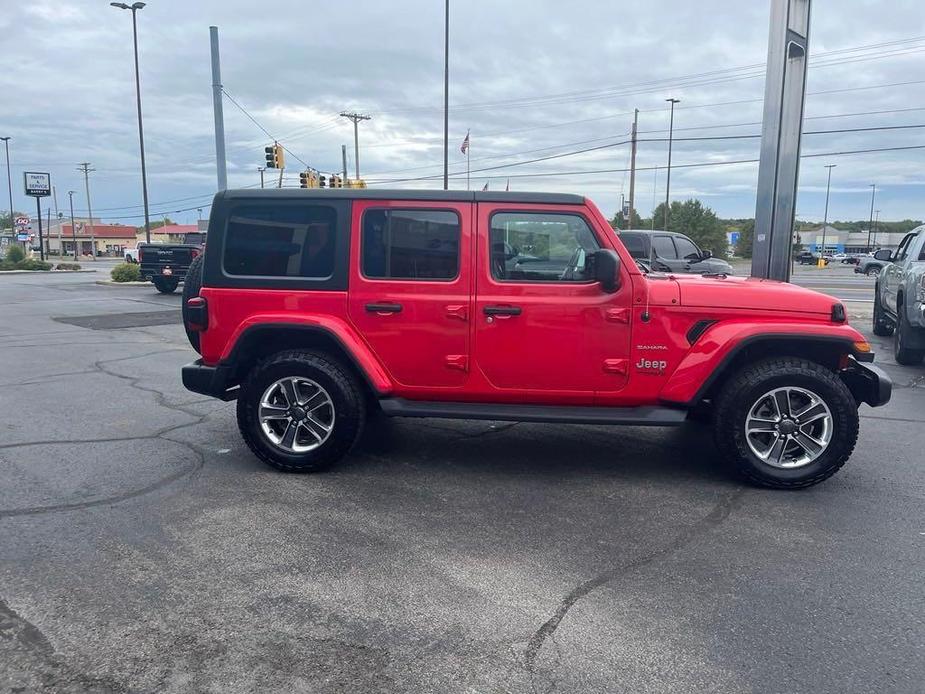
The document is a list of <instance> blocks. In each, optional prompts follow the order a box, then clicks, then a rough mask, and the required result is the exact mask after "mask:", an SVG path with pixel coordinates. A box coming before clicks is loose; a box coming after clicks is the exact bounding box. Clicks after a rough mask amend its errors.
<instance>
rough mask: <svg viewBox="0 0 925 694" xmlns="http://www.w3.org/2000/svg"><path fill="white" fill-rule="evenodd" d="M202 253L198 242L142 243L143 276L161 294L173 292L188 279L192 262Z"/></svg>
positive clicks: (139, 252) (139, 258)
mask: <svg viewBox="0 0 925 694" xmlns="http://www.w3.org/2000/svg"><path fill="white" fill-rule="evenodd" d="M200 253H202V245H201V244H197V243H181V244H167V243H140V244H138V262H139V263H140V264H141V276H142V278H143V279H144V280H146V281H149V282H152V283H153V284H154V288H155V289H157V291H159V292H160V293H161V294H173V293H174V292H175V291H177V287H178V286H179V285H180V282H183V281H184V280H185V279H186V274H187V272H188V271H189V267H190V264H191V263H192V262H193V260H194V259H195V258H196V257H197V256H199V254H200Z"/></svg>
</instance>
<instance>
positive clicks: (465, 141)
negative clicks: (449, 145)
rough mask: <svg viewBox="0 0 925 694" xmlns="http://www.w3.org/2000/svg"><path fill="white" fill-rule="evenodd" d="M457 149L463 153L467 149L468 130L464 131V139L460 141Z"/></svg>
mask: <svg viewBox="0 0 925 694" xmlns="http://www.w3.org/2000/svg"><path fill="white" fill-rule="evenodd" d="M459 151H460V152H462V153H463V154H465V153H466V152H468V151H469V131H468V130H467V131H466V139H465V140H463V141H462V145H461V146H460V148H459Z"/></svg>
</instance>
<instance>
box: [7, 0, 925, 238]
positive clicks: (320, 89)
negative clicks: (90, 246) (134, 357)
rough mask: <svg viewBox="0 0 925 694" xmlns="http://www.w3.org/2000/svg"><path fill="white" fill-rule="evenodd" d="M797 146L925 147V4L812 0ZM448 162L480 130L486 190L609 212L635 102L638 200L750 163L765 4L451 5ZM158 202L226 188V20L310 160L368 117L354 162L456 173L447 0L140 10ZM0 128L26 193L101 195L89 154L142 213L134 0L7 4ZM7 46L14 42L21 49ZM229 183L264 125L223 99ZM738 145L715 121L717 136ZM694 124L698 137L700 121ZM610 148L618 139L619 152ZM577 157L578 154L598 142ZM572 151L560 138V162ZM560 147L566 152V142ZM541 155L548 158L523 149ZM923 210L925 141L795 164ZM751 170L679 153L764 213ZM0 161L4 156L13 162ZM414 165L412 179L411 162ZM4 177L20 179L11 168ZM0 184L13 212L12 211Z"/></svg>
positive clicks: (864, 200) (811, 205) (246, 176)
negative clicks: (573, 196)
mask: <svg viewBox="0 0 925 694" xmlns="http://www.w3.org/2000/svg"><path fill="white" fill-rule="evenodd" d="M813 4H814V13H813V24H812V33H811V41H810V46H811V50H810V53H811V63H810V71H809V87H808V91H809V93H810V95H809V96H808V97H807V106H806V116H807V118H808V120H807V121H806V124H805V130H806V131H808V132H813V131H831V130H850V129H860V128H864V129H869V128H879V129H876V130H864V131H860V132H841V133H831V132H829V133H824V132H823V133H819V134H807V135H806V136H805V137H804V140H803V152H804V154H817V153H819V154H826V153H836V152H844V151H849V150H863V149H878V148H888V147H906V146H914V145H925V128H895V127H894V128H893V129H890V130H886V129H882V128H886V127H893V126H907V125H919V124H925V8H923V5H922V3H921V0H891V1H890V2H883V1H882V0H816V1H815V2H814V3H813ZM451 5H452V7H451V11H450V15H451V57H450V73H451V75H450V80H451V83H450V104H451V110H450V151H451V154H450V170H451V173H453V172H459V173H461V175H456V176H454V178H453V181H452V186H453V187H461V188H465V186H466V177H465V169H466V161H465V157H464V156H463V155H462V154H461V153H460V152H459V145H460V143H461V141H462V139H463V137H464V136H465V134H466V131H467V130H471V133H472V134H471V143H472V145H471V146H472V149H471V168H472V169H473V173H472V186H473V187H478V188H481V187H482V186H483V185H484V184H485V182H486V181H488V182H489V185H490V187H491V188H492V189H503V188H504V186H505V185H506V184H507V181H508V178H509V179H510V186H511V189H512V190H552V191H570V192H578V193H584V194H586V195H588V196H590V197H591V198H593V199H594V200H595V201H596V202H597V203H598V204H599V205H600V206H601V208H602V209H603V210H604V211H605V213H607V214H611V213H612V212H613V211H614V210H615V209H617V207H618V205H619V200H620V195H621V192H622V193H628V191H629V177H628V175H627V174H625V173H623V172H621V171H619V170H620V169H624V168H625V167H626V166H627V165H628V156H629V147H628V146H626V145H622V144H620V145H618V144H616V143H621V142H623V141H624V140H626V139H627V134H628V132H629V129H630V124H631V121H632V115H631V113H632V110H633V109H634V108H638V109H640V119H639V130H640V139H641V142H640V143H639V156H638V162H637V163H638V166H639V167H640V169H642V170H641V171H640V173H639V176H638V182H637V208H638V209H639V210H640V211H641V212H642V214H643V215H646V214H648V212H649V211H650V210H651V209H652V207H653V201H657V200H659V199H662V198H663V197H664V194H665V175H664V173H665V172H664V169H662V170H653V168H654V167H660V166H664V164H665V162H666V153H667V144H666V143H665V142H664V138H665V137H666V129H667V125H668V114H667V108H666V106H667V105H666V104H665V101H664V100H665V98H667V97H669V96H674V97H677V98H679V99H681V103H680V104H679V105H678V107H677V109H676V111H675V137H676V138H677V140H676V142H675V146H674V154H673V164H677V165H684V164H700V163H715V164H720V163H721V162H728V161H739V160H743V159H744V160H748V159H756V158H757V156H758V146H759V141H758V139H756V138H738V139H728V136H742V135H754V134H757V133H759V132H760V120H761V99H762V95H763V89H764V71H763V67H762V65H763V63H764V60H765V58H766V52H767V34H768V11H769V10H768V8H769V0H748V2H741V1H733V0H726V1H724V2H721V1H719V0H700V1H698V2H691V1H690V0H647V2H619V1H616V0H575V1H574V2H571V3H565V2H561V0H559V1H553V0H508V2H503V3H502V2H497V1H491V0H451ZM138 19H139V37H140V51H141V79H142V90H143V91H142V98H143V102H144V104H143V105H144V122H145V137H146V145H147V155H148V171H149V178H148V185H149V197H150V200H151V211H152V216H155V217H159V216H161V215H163V214H164V213H165V212H166V213H168V214H170V216H171V217H172V218H173V219H174V220H177V221H181V222H193V221H195V219H196V215H197V210H196V209H195V208H196V207H198V206H202V207H203V213H204V214H207V212H208V203H209V201H210V199H211V195H212V194H213V193H214V191H215V154H214V143H213V139H212V137H213V133H212V94H211V75H210V63H209V32H208V27H209V25H211V24H215V25H217V26H218V27H219V30H220V37H221V50H222V72H223V75H222V77H223V83H224V86H225V88H226V90H227V92H228V93H229V94H230V95H231V97H233V98H234V99H235V100H236V101H237V102H238V103H239V104H240V105H241V106H243V107H244V108H245V109H247V111H249V112H250V114H251V115H252V116H253V117H254V118H255V119H256V120H257V121H258V122H259V123H260V124H261V125H262V126H263V127H264V128H265V129H266V130H267V131H268V132H269V133H270V134H271V135H272V136H273V137H274V138H277V139H279V141H280V142H281V143H282V144H284V145H285V146H286V147H287V148H288V149H289V150H291V151H292V152H293V153H294V155H295V156H292V155H290V156H289V157H288V161H287V174H286V178H285V184H286V185H297V181H298V171H299V170H300V169H301V168H304V166H303V164H302V163H300V162H299V161H298V160H297V159H296V158H295V157H298V158H299V159H301V160H302V161H303V162H305V163H307V164H308V165H310V166H313V167H315V168H318V169H320V170H322V171H323V172H329V171H337V170H339V169H340V167H341V144H348V145H349V146H348V152H349V162H350V163H349V168H350V171H351V175H352V171H353V131H352V125H351V124H350V123H349V122H348V121H346V120H345V119H343V118H338V117H337V114H338V112H340V111H341V110H343V109H351V110H353V109H355V110H358V111H360V112H362V113H368V114H370V115H371V116H372V120H370V121H367V122H364V123H361V124H360V158H361V165H362V171H361V173H362V175H363V177H364V178H367V179H368V180H370V181H371V182H372V181H375V182H378V183H377V185H393V186H398V187H430V188H439V187H442V180H441V178H440V177H441V175H442V154H443V148H442V137H443V123H442V104H443V1H442V0H393V1H392V2H382V0H375V1H374V0H343V1H342V2H317V1H313V2H305V1H294V0H293V1H286V2H283V1H281V0H264V1H263V2H253V0H196V1H195V2H192V1H190V0H150V2H149V3H148V5H147V7H145V8H144V9H143V10H142V11H141V12H140V13H139V15H138ZM0 36H3V37H5V38H4V39H3V41H2V48H0V94H2V95H3V97H2V98H0V136H10V137H12V138H13V139H12V140H11V141H10V144H11V155H12V169H13V181H14V203H15V206H16V207H17V209H32V208H31V207H29V205H30V204H31V202H32V201H31V200H29V201H27V200H26V199H25V198H23V196H22V193H21V189H22V171H23V170H37V171H50V172H51V174H52V181H53V183H54V184H55V186H56V188H57V191H58V203H59V205H60V206H61V209H62V210H64V209H65V208H66V200H67V195H66V191H67V190H69V189H72V190H75V191H77V194H76V195H75V196H74V198H75V205H76V207H77V208H78V209H77V212H78V214H80V213H83V212H84V211H85V210H86V198H85V195H84V192H83V190H84V189H83V180H82V176H81V175H80V174H78V173H77V171H76V165H77V163H78V162H83V161H88V162H91V164H92V165H93V167H94V168H95V172H94V173H93V174H92V175H91V193H92V196H93V208H94V214H99V215H101V216H103V217H104V219H106V220H108V221H113V222H116V221H120V222H123V223H127V224H140V223H141V221H142V218H141V184H140V174H139V170H138V139H137V137H138V136H137V125H136V120H135V119H136V116H135V101H134V81H133V78H134V75H133V67H132V42H131V16H130V13H128V12H125V11H122V10H117V9H114V8H112V7H110V6H109V2H108V1H106V0H79V1H76V0H54V1H52V0H29V1H28V2H26V1H24V0H0ZM11 41H12V43H11ZM225 128H226V139H227V148H228V171H229V184H230V185H231V186H234V187H239V186H254V185H258V184H259V175H258V173H257V167H258V166H260V165H261V162H262V160H263V147H264V146H265V145H266V144H268V142H269V140H270V138H269V137H268V136H267V135H266V134H265V133H264V132H263V131H261V129H260V128H258V126H257V125H255V124H254V123H253V122H252V121H251V120H249V119H248V117H247V116H246V115H245V114H244V113H242V111H240V110H239V109H238V108H237V107H236V106H235V105H234V104H233V103H231V101H229V100H228V99H227V98H226V100H225ZM717 137H720V138H726V139H702V138H717ZM685 138H700V139H685ZM605 145H614V146H605ZM589 148H595V149H592V150H591V151H585V152H581V153H577V154H571V153H573V152H575V151H576V150H587V149H589ZM558 155H564V156H558ZM550 157H551V158H550ZM540 158H545V159H544V160H543V161H533V162H530V161H529V160H533V159H540ZM827 163H833V164H837V165H838V166H837V168H836V169H834V172H833V182H832V198H831V203H830V213H829V217H830V219H862V218H866V217H867V216H868V213H869V204H870V188H869V184H870V183H877V184H878V194H877V204H876V207H877V208H878V209H881V210H882V212H881V218H884V219H901V218H905V217H912V218H922V217H923V216H925V209H923V207H925V205H923V199H925V175H923V172H925V166H923V164H925V149H919V150H915V149H910V150H905V151H894V152H880V153H867V154H855V155H840V156H836V155H835V154H826V156H822V157H812V158H805V159H804V160H803V163H802V171H801V174H802V175H801V186H800V195H799V201H798V205H797V213H798V216H799V217H801V218H804V219H811V220H816V219H818V220H821V219H822V214H823V206H824V197H825V196H824V193H825V170H824V168H823V165H824V164H827ZM757 171H758V167H757V164H754V163H742V164H729V165H721V164H720V165H715V166H704V167H688V168H678V169H673V171H672V181H671V183H672V185H671V193H672V199H678V198H686V197H691V196H696V197H699V198H701V199H702V200H704V202H705V203H706V204H708V205H710V206H711V207H713V208H714V209H715V210H716V211H717V213H718V214H720V215H721V216H724V217H733V216H752V215H753V214H754V205H755V200H754V187H755V183H756V179H757ZM3 173H5V171H4V172H3ZM409 179H410V180H409ZM4 183H5V181H4ZM6 197H7V195H6V190H5V186H4V187H3V188H0V209H5V208H6V207H7V206H8V203H7V200H6Z"/></svg>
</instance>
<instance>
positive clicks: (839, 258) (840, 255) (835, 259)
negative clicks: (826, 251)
mask: <svg viewBox="0 0 925 694" xmlns="http://www.w3.org/2000/svg"><path fill="white" fill-rule="evenodd" d="M845 260H848V254H847V253H836V254H835V255H833V256H832V262H835V263H840V262H842V261H845Z"/></svg>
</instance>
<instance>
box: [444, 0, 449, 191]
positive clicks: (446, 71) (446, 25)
mask: <svg viewBox="0 0 925 694" xmlns="http://www.w3.org/2000/svg"><path fill="white" fill-rule="evenodd" d="M443 19H444V37H443V190H449V189H450V159H449V152H450V149H449V147H450V0H446V8H445V10H444V15H443Z"/></svg>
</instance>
